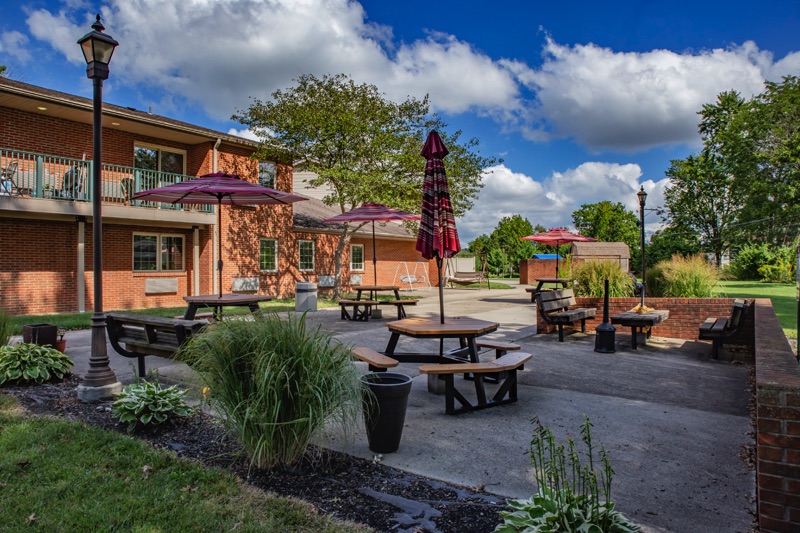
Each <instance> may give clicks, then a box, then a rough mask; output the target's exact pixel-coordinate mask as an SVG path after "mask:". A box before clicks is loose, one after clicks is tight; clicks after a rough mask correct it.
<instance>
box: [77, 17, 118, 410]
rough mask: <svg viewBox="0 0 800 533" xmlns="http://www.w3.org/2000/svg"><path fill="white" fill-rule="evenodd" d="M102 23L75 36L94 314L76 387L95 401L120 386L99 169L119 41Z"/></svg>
mask: <svg viewBox="0 0 800 533" xmlns="http://www.w3.org/2000/svg"><path fill="white" fill-rule="evenodd" d="M104 29H105V27H104V26H103V24H102V23H101V22H100V15H97V20H96V21H95V23H94V24H92V31H90V32H89V33H87V34H86V35H84V36H83V37H81V38H80V39H78V44H79V45H80V46H81V50H82V51H83V56H84V58H85V59H86V65H87V66H86V76H87V77H89V78H90V79H92V80H94V115H93V121H92V123H93V128H94V129H93V133H94V145H93V152H94V153H93V156H94V161H93V163H92V229H93V236H92V244H93V254H94V262H93V266H92V272H93V276H94V314H93V315H92V352H91V356H90V357H89V370H88V371H87V373H86V376H84V378H83V383H82V384H81V385H80V386H79V387H78V399H79V400H81V401H83V402H95V401H100V400H107V399H111V398H112V397H113V395H114V394H116V393H119V392H120V391H121V390H122V385H121V384H120V382H119V381H117V376H116V375H114V371H113V370H111V367H110V366H109V361H108V348H107V345H106V317H105V314H103V220H102V205H101V204H102V200H103V194H102V191H101V185H102V183H101V181H100V180H101V178H100V171H101V170H102V169H101V166H102V164H103V156H102V152H103V126H102V118H103V80H106V79H108V63H109V61H111V56H112V55H113V54H114V49H115V48H116V47H117V45H119V43H118V42H117V41H115V40H114V39H112V38H111V37H110V36H108V35H106V34H104V33H103V30H104Z"/></svg>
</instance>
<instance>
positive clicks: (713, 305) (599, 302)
mask: <svg viewBox="0 0 800 533" xmlns="http://www.w3.org/2000/svg"><path fill="white" fill-rule="evenodd" d="M733 300H734V299H733V298H647V299H646V300H645V305H646V306H648V307H652V308H654V309H666V310H668V311H669V318H668V319H667V320H665V321H664V322H662V323H661V324H659V325H657V326H655V327H654V328H653V335H657V336H659V337H669V338H673V339H687V340H697V337H698V335H699V327H700V324H702V323H703V322H704V321H705V320H706V318H709V317H727V316H730V314H731V307H732V305H733ZM575 302H576V304H577V305H576V307H594V308H595V309H597V314H596V316H595V318H594V319H593V320H592V319H590V320H587V321H586V329H587V331H593V330H594V328H595V327H596V326H597V324H600V323H601V322H602V321H603V298H576V299H575ZM638 304H639V298H609V306H608V309H609V316H611V315H615V314H617V313H621V312H623V311H628V310H630V309H632V308H633V307H635V306H636V305H638ZM751 309H752V307H751ZM536 325H537V331H541V332H549V331H552V330H553V327H552V326H550V325H549V324H547V323H546V322H544V321H543V320H542V318H541V317H540V316H539V315H538V314H537V324H536ZM617 331H619V332H623V333H630V329H629V328H622V327H621V326H617ZM752 343H753V313H752V311H750V312H748V315H747V317H746V318H745V322H744V324H743V331H742V334H741V335H740V336H739V337H737V338H735V339H731V341H730V342H729V344H750V345H752Z"/></svg>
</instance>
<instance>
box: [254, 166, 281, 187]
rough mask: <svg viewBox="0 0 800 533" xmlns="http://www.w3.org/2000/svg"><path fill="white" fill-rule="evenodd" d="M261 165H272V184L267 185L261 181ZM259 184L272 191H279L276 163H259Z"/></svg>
mask: <svg viewBox="0 0 800 533" xmlns="http://www.w3.org/2000/svg"><path fill="white" fill-rule="evenodd" d="M261 165H272V184H271V185H269V184H266V183H264V182H263V181H262V180H261ZM258 184H259V185H262V186H264V187H269V188H270V189H277V186H276V185H277V184H278V165H276V164H275V162H274V161H259V162H258Z"/></svg>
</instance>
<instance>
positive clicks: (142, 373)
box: [136, 355, 147, 378]
mask: <svg viewBox="0 0 800 533" xmlns="http://www.w3.org/2000/svg"><path fill="white" fill-rule="evenodd" d="M136 359H137V361H138V363H139V377H140V378H146V377H147V372H145V369H144V355H140V356H139V357H137V358H136Z"/></svg>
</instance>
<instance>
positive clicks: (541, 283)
mask: <svg viewBox="0 0 800 533" xmlns="http://www.w3.org/2000/svg"><path fill="white" fill-rule="evenodd" d="M536 281H538V283H537V284H536V287H528V288H527V289H525V291H526V292H529V293H531V302H535V301H536V295H537V294H539V293H540V292H541V291H542V287H543V286H544V285H545V283H549V284H553V285H561V287H562V288H564V289H566V288H567V286H568V285H569V282H570V281H572V280H571V279H569V278H537V280H536Z"/></svg>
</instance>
